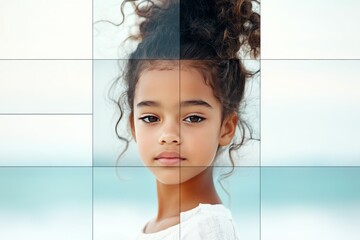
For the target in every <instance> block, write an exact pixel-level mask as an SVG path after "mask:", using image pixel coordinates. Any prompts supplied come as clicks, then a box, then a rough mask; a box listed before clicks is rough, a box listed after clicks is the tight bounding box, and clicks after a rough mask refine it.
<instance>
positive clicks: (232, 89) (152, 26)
mask: <svg viewBox="0 0 360 240" xmlns="http://www.w3.org/2000/svg"><path fill="white" fill-rule="evenodd" d="M126 2H128V1H125V3H126ZM129 2H132V3H133V4H134V6H135V9H136V13H137V15H138V16H140V17H141V18H142V19H143V21H142V23H141V24H140V25H139V27H140V28H139V29H140V33H139V34H138V35H136V36H133V38H135V39H138V40H140V42H139V44H138V46H137V48H136V50H135V51H134V52H133V53H132V54H131V55H130V59H129V60H128V62H127V65H126V69H125V71H124V75H123V78H124V80H125V83H126V91H125V93H124V94H123V95H122V97H121V98H119V101H118V106H119V108H120V112H121V117H120V119H119V122H120V120H122V119H123V113H124V109H125V108H126V107H127V108H128V109H129V118H128V121H129V124H130V128H131V133H132V136H133V139H134V141H135V142H136V144H137V146H138V150H139V153H140V157H141V160H142V161H143V163H144V165H145V166H146V167H148V169H149V170H150V171H151V172H152V173H153V175H154V176H155V178H156V187H157V196H158V213H157V216H155V218H154V219H152V220H150V221H148V223H147V224H146V226H144V227H143V230H142V232H141V233H140V234H139V236H138V239H139V240H143V239H144V240H145V239H149V240H150V239H151V240H157V239H169V240H170V239H171V240H173V239H184V240H197V239H206V240H213V239H214V240H220V239H221V240H233V239H238V236H237V234H236V230H235V227H234V223H233V220H232V217H231V213H230V211H229V210H228V209H227V208H225V207H224V206H223V205H222V202H221V199H220V198H219V196H218V194H217V192H216V189H215V187H214V183H213V167H212V166H213V165H214V163H215V161H216V156H217V154H218V153H219V151H220V150H221V149H223V148H224V147H226V146H228V145H230V147H229V161H230V162H231V163H232V165H233V166H234V161H233V158H232V156H231V154H230V152H231V151H234V150H236V149H238V148H239V147H240V146H241V145H242V144H243V143H244V141H245V130H246V127H247V125H246V124H245V123H244V122H243V120H242V119H241V115H240V114H239V112H240V109H239V107H240V105H241V102H242V99H243V95H244V88H245V81H246V79H247V78H250V77H251V76H252V74H251V73H250V72H248V71H247V70H246V69H245V67H244V66H243V64H242V63H241V61H240V57H239V56H240V54H239V51H241V50H242V54H243V55H244V56H246V53H247V52H250V55H251V56H253V57H257V55H258V54H259V47H260V46H259V45H260V44H259V43H260V31H259V27H260V26H259V25H260V16H259V14H258V13H256V12H254V11H253V9H252V8H253V7H252V1H250V0H238V1H234V0H217V1H215V0H213V1H209V0H198V1H191V0H182V1H181V2H179V1H176V0H173V1H156V2H153V1H142V2H141V3H139V4H136V3H134V1H129ZM144 2H145V3H146V4H143V3H144ZM123 7H124V4H123ZM119 80H120V78H119ZM119 122H118V123H119ZM237 128H240V130H241V133H242V135H241V136H240V141H239V143H235V140H234V135H235V132H236V129H237ZM117 134H118V136H119V137H120V139H123V140H125V141H127V140H126V139H125V138H124V137H122V134H121V133H117ZM126 143H127V144H128V141H127V142H126ZM125 150H126V149H125Z"/></svg>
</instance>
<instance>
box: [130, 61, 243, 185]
mask: <svg viewBox="0 0 360 240" xmlns="http://www.w3.org/2000/svg"><path fill="white" fill-rule="evenodd" d="M236 122H237V116H236V115H235V114H234V115H232V116H231V117H228V118H226V119H225V120H224V122H223V123H222V122H221V104H220V103H219V102H218V100H217V99H216V98H215V96H214V95H213V90H212V88H211V87H210V86H208V85H206V84H205V81H204V78H203V76H202V75H201V74H200V72H198V71H197V70H196V69H193V68H186V69H181V70H180V69H179V68H178V67H174V68H171V69H167V70H156V69H155V70H148V71H147V70H145V71H144V72H142V74H141V76H140V78H139V80H138V83H137V85H136V89H135V98H134V112H133V115H132V116H131V117H130V125H131V129H132V134H133V137H134V139H135V141H136V143H137V146H138V149H139V153H140V157H141V159H142V161H143V162H144V164H145V165H146V166H147V167H149V169H150V171H152V173H153V174H154V175H155V177H156V178H157V180H158V181H160V182H162V183H165V184H178V183H182V182H185V181H187V180H189V179H191V178H193V177H195V176H197V175H198V174H199V173H201V172H202V171H204V170H205V169H206V168H207V167H209V166H210V165H211V164H212V163H213V160H214V158H215V155H216V152H217V148H218V146H219V145H227V144H229V143H230V141H231V139H232V137H233V135H234V132H235V127H236Z"/></svg>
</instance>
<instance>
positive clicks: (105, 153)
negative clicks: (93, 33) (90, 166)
mask: <svg viewBox="0 0 360 240" xmlns="http://www.w3.org/2000/svg"><path fill="white" fill-rule="evenodd" d="M124 64H125V60H95V61H94V89H93V92H94V95H93V98H94V100H93V101H94V115H93V123H94V125H93V130H94V146H93V150H94V165H95V166H116V165H117V164H120V165H121V166H143V165H142V163H141V161H140V159H139V156H138V153H137V148H136V145H135V143H134V141H131V142H130V145H129V149H128V150H127V151H126V153H125V154H124V155H123V157H122V158H121V160H120V161H117V159H118V157H119V155H120V153H121V151H122V150H123V149H124V147H125V142H124V141H121V140H119V139H118V138H117V136H116V133H115V124H116V122H117V120H118V118H119V116H120V115H119V114H120V113H119V110H118V108H117V106H116V104H115V103H114V102H112V100H115V99H116V100H117V99H118V97H119V96H120V95H121V93H122V92H123V91H124V89H123V88H122V85H121V84H120V85H117V87H115V88H111V85H112V83H113V82H114V81H115V79H116V78H117V77H119V76H120V74H121V69H122V68H123V66H124ZM127 110H128V109H127ZM128 114H129V112H128V111H126V112H125V114H124V117H123V119H122V121H121V122H120V126H119V134H120V136H122V137H125V138H127V139H129V140H131V139H132V138H131V134H130V130H129V128H128V126H127V122H128V121H127V118H128Z"/></svg>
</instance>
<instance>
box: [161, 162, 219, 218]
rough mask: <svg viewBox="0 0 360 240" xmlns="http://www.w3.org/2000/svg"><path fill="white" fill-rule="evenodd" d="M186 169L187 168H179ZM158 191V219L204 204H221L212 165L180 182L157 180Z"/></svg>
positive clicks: (173, 215)
mask: <svg viewBox="0 0 360 240" xmlns="http://www.w3.org/2000/svg"><path fill="white" fill-rule="evenodd" d="M179 171H185V169H179ZM156 186H157V193H158V215H157V220H161V219H165V218H171V217H176V216H179V215H180V212H184V211H187V210H190V209H192V208H195V207H197V206H198V205H199V204H200V203H203V204H220V203H221V200H220V198H219V196H218V195H217V193H216V190H215V186H214V183H213V174H212V167H208V168H206V169H205V170H204V171H202V172H201V173H199V174H198V175H197V176H195V177H193V178H191V179H190V180H187V181H185V182H182V183H180V184H171V185H169V184H163V183H161V182H159V181H157V182H156Z"/></svg>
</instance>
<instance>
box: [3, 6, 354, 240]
mask: <svg viewBox="0 0 360 240" xmlns="http://www.w3.org/2000/svg"><path fill="white" fill-rule="evenodd" d="M119 5H120V4H119V1H117V0H108V1H103V0H94V1H93V9H94V10H93V13H92V12H91V8H92V2H91V1H84V0H83V1H63V2H55V1H53V0H52V1H47V2H44V1H40V0H34V1H31V2H27V3H25V2H19V1H1V3H0V20H1V21H0V35H1V39H0V59H1V60H0V113H1V115H0V239H5V240H20V239H21V240H22V239H27V240H32V239H33V240H45V239H46V240H47V239H52V240H57V239H59V240H60V239H61V240H63V239H68V240H90V239H95V240H100V239H107V240H112V239H114V240H115V239H116V240H118V239H121V240H123V239H124V240H127V239H129V240H130V239H134V238H135V236H136V235H137V234H138V233H139V231H140V230H141V228H142V227H143V226H144V224H145V223H146V221H148V220H149V219H150V218H152V217H153V216H154V214H155V213H156V196H155V185H154V179H153V177H152V176H151V175H150V173H149V172H148V170H147V169H146V168H144V167H143V166H142V164H141V162H140V160H139V158H138V156H137V153H136V148H135V146H134V144H131V145H130V148H129V151H127V153H126V154H125V155H124V159H123V160H122V161H120V164H122V167H119V168H117V170H116V169H115V168H114V166H115V164H116V159H117V156H118V154H119V153H120V151H121V149H122V148H121V143H120V142H119V141H118V140H117V139H116V137H115V134H114V130H113V123H114V121H116V118H117V115H116V113H114V111H115V109H114V108H113V105H111V103H110V102H109V101H108V99H107V87H108V86H109V84H110V82H111V80H113V79H114V77H116V76H118V73H119V72H118V68H117V62H116V61H114V60H111V59H114V58H118V57H119V56H120V57H123V56H125V55H126V54H127V53H128V52H129V51H131V49H132V48H133V47H134V46H133V45H131V44H130V45H124V46H125V48H123V49H126V51H121V49H120V50H119V46H118V45H119V42H121V41H122V40H123V39H124V37H125V36H128V32H124V31H123V30H121V29H120V28H117V27H114V26H113V25H111V24H104V22H102V23H98V24H97V25H96V26H94V32H93V34H94V36H91V34H92V31H91V29H93V25H92V23H91V22H89V19H92V17H91V15H92V14H93V19H92V20H94V21H98V20H102V19H105V20H110V21H113V22H114V23H119V22H120V21H121V16H120V14H119V12H120V10H119ZM359 7H360V2H357V1H353V0H345V1H342V2H339V1H333V0H331V1H315V2H314V1H295V0H294V1H289V0H273V1H261V12H262V22H261V24H262V25H261V29H262V37H261V40H262V43H261V46H262V60H261V87H260V83H258V88H257V90H256V84H255V82H254V86H255V88H254V90H253V91H252V93H253V94H255V95H252V96H253V97H254V99H255V100H254V101H253V102H252V101H250V106H251V105H252V103H254V104H253V107H254V109H260V105H261V126H258V131H259V133H260V131H261V149H260V148H259V146H258V145H257V144H255V146H254V147H252V146H250V147H248V149H247V150H246V148H244V149H243V150H241V151H240V152H241V156H242V157H241V158H240V159H241V161H240V162H241V163H242V164H243V165H242V166H239V167H237V168H236V171H235V173H234V174H233V175H232V176H231V177H230V178H228V179H227V180H224V185H225V189H227V190H228V191H229V193H230V196H231V198H230V199H231V201H229V199H228V197H227V195H226V194H225V192H224V191H223V190H222V189H221V188H220V187H219V185H217V188H218V190H219V193H220V194H221V196H222V199H223V201H224V204H225V205H226V206H227V207H229V208H230V209H231V211H232V214H233V217H234V220H235V223H236V226H237V229H238V232H239V233H240V238H241V239H247V240H253V239H254V240H255V239H256V240H258V239H260V238H261V239H264V240H289V239H291V240H297V239H299V240H300V239H301V240H303V239H306V240H318V239H326V240H340V239H341V240H343V239H346V240H358V239H359V236H360V230H359V226H360V167H359V166H360V151H359V149H360V141H358V136H359V134H360V125H359V124H358V123H359V122H360V111H359V110H358V109H359V106H360V97H359V94H358V92H359V89H360V85H359V84H360V82H359V81H358V79H360V61H359V60H358V59H359V58H360V48H359V47H357V46H358V43H359V41H360V40H359V39H360V34H359V33H358V32H357V31H354V27H353V23H357V22H360V15H359V14H358V9H359ZM79 9H81V11H79ZM64 13H66V18H64ZM90 21H91V20H90ZM2 23H6V24H2ZM127 24H131V21H130V22H129V23H127ZM24 39H25V40H26V41H24ZM114 39H116V41H115V42H114V41H113V40H114ZM93 40H94V42H93V47H94V49H91V46H92V41H93ZM91 57H94V58H95V59H108V60H95V61H92V59H91ZM69 58H70V59H72V60H69ZM41 59H42V60H41ZM46 59H53V60H46ZM56 59H63V60H56ZM92 64H93V65H92ZM92 71H94V72H93V73H94V76H93V77H94V82H92ZM260 91H261V95H260V96H259V93H260ZM257 97H258V101H260V100H261V104H260V103H258V102H257V101H256V98H257ZM93 101H94V102H93ZM32 114H33V115H32ZM92 114H93V116H92ZM251 117H254V118H255V119H260V113H259V112H258V113H257V114H254V116H251ZM256 125H257V124H255V126H256ZM258 125H260V123H259V124H258ZM123 128H124V133H125V132H126V130H125V126H123ZM260 153H261V158H260ZM93 165H94V166H95V167H93ZM259 166H262V167H261V168H259ZM219 169H220V170H221V169H225V170H226V169H228V168H226V167H223V168H219Z"/></svg>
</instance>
